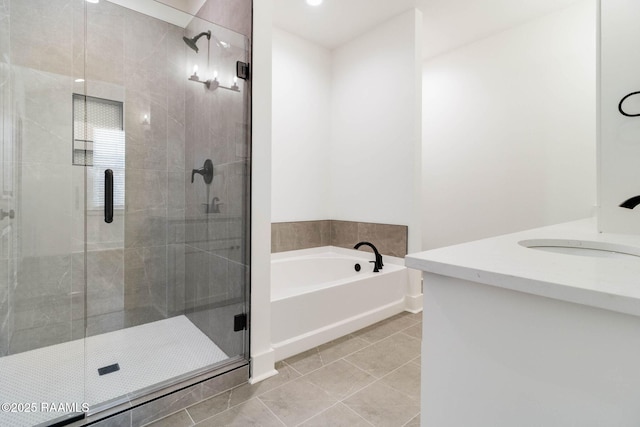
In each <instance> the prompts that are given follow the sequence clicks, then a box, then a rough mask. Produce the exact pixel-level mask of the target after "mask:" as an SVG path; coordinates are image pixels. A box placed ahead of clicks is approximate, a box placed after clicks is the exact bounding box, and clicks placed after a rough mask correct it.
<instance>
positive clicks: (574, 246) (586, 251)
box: [518, 239, 640, 261]
mask: <svg viewBox="0 0 640 427" xmlns="http://www.w3.org/2000/svg"><path fill="white" fill-rule="evenodd" d="M518 244H519V245H521V246H524V247H525V248H531V249H537V250H541V251H546V252H554V253H559V254H565V255H578V256H586V257H595V258H616V259H627V260H636V261H640V248H636V247H633V246H625V245H619V244H615V243H608V242H595V241H588V240H564V239H531V240H522V241H520V242H518Z"/></svg>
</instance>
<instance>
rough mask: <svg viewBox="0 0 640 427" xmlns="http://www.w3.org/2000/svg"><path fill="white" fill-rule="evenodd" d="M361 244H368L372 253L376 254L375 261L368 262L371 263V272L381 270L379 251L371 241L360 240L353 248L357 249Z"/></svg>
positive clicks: (382, 265)
mask: <svg viewBox="0 0 640 427" xmlns="http://www.w3.org/2000/svg"><path fill="white" fill-rule="evenodd" d="M363 245H364V246H369V247H370V248H371V249H373V253H375V255H376V260H375V261H370V262H372V263H373V272H374V273H377V272H379V271H380V270H382V267H384V264H383V263H382V255H380V252H378V249H377V248H376V247H375V246H373V244H372V243H369V242H360V243H358V244H357V245H355V246H354V247H353V249H359V248H360V246H363Z"/></svg>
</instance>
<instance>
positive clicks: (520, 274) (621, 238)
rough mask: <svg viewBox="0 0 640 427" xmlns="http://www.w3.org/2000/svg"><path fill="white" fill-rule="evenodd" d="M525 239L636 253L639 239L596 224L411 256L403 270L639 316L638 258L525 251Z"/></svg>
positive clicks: (545, 229) (586, 222) (568, 225)
mask: <svg viewBox="0 0 640 427" xmlns="http://www.w3.org/2000/svg"><path fill="white" fill-rule="evenodd" d="M528 239H566V240H567V241H576V240H581V241H591V242H607V243H611V244H618V245H625V246H627V247H631V248H634V249H635V248H637V252H638V253H639V254H640V236H639V235H623V234H610V233H607V234H602V233H598V232H597V228H596V221H595V219H594V218H590V219H586V220H580V221H574V222H568V223H563V224H558V225H553V226H549V227H542V228H536V229H533V230H527V231H522V232H518V233H513V234H507V235H503V236H498V237H491V238H488V239H483V240H477V241H474V242H469V243H463V244H459V245H454V246H448V247H444V248H439V249H433V250H430V251H425V252H419V253H414V254H409V255H407V256H406V258H405V265H406V266H407V267H409V268H414V269H417V270H422V271H425V272H429V273H435V274H440V275H443V276H449V277H455V278H458V279H464V280H469V281H473V282H478V283H483V284H486V285H491V286H497V287H500V288H504V289H511V290H515V291H520V292H526V293H530V294H534V295H539V296H543V297H549V298H553V299H557V300H562V301H569V302H574V303H578V304H584V305H588V306H592V307H599V308H603V309H607V310H612V311H617V312H620V313H626V314H632V315H635V316H640V258H637V259H635V258H630V259H611V258H595V257H588V256H579V255H567V254H559V253H552V252H546V251H543V250H539V249H532V248H527V247H524V246H522V245H520V244H518V242H520V241H523V240H528Z"/></svg>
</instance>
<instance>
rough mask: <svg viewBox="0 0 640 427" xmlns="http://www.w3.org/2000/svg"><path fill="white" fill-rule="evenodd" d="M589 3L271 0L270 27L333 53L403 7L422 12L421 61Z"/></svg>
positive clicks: (548, 0) (564, 0)
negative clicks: (309, 0) (316, 2)
mask: <svg viewBox="0 0 640 427" xmlns="http://www.w3.org/2000/svg"><path fill="white" fill-rule="evenodd" d="M578 1H587V0H324V3H323V4H322V5H320V6H317V7H312V6H308V5H307V4H306V2H305V0H273V4H274V15H273V17H274V18H273V19H274V25H275V26H277V27H279V28H281V29H283V30H286V31H288V32H291V33H293V34H297V35H299V36H300V37H303V38H305V39H307V40H309V41H312V42H314V43H316V44H319V45H321V46H324V47H326V48H328V49H333V48H335V47H337V46H340V45H341V44H343V43H345V42H346V41H348V40H351V39H352V38H354V37H356V36H357V35H359V34H361V33H363V32H365V31H367V30H369V29H371V28H373V27H375V26H376V25H378V24H380V23H382V22H384V21H386V20H388V19H389V18H391V17H393V16H395V15H398V14H400V13H402V12H404V11H406V10H407V9H410V8H414V7H415V8H417V9H419V10H421V11H422V14H423V22H424V25H423V29H422V30H423V46H422V49H423V57H424V58H425V59H426V58H431V57H433V56H436V55H438V54H441V53H444V52H446V51H449V50H452V49H455V48H457V47H459V46H462V45H464V44H467V43H469V42H472V41H474V40H478V39H481V38H483V37H486V36H488V35H491V34H494V33H497V32H499V31H502V30H505V29H507V28H510V27H513V26H516V25H518V24H522V23H524V22H526V21H529V20H532V19H535V18H537V17H540V16H542V15H545V14H547V13H550V12H553V11H555V10H559V9H562V8H564V7H567V6H569V5H570V4H572V3H576V2H578Z"/></svg>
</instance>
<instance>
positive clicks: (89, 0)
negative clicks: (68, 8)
mask: <svg viewBox="0 0 640 427" xmlns="http://www.w3.org/2000/svg"><path fill="white" fill-rule="evenodd" d="M87 3H100V0H87Z"/></svg>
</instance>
